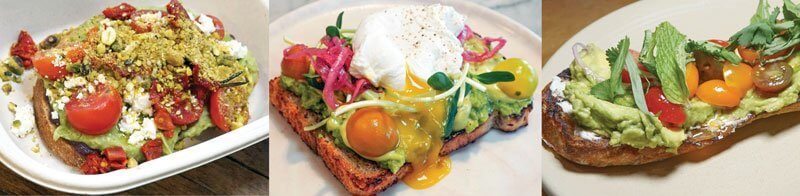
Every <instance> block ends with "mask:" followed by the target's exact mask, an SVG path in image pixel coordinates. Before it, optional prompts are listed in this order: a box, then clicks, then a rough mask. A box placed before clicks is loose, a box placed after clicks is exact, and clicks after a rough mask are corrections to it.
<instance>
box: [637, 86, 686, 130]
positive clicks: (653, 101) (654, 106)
mask: <svg viewBox="0 0 800 196" xmlns="http://www.w3.org/2000/svg"><path fill="white" fill-rule="evenodd" d="M645 102H646V103H647V110H649V111H650V112H652V113H653V114H656V115H658V120H660V121H661V123H663V124H664V125H666V126H667V127H680V126H681V125H682V124H683V123H684V122H685V121H686V113H685V112H684V111H683V107H681V105H678V104H674V103H672V102H669V100H667V97H666V96H664V92H663V91H662V90H661V87H657V86H654V87H650V89H649V90H648V91H647V94H645Z"/></svg>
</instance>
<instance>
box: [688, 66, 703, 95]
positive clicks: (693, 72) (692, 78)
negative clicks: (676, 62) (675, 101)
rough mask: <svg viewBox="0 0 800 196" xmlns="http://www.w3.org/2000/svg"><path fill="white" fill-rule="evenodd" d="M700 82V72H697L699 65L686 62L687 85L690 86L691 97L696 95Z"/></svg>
mask: <svg viewBox="0 0 800 196" xmlns="http://www.w3.org/2000/svg"><path fill="white" fill-rule="evenodd" d="M698 84H700V73H699V72H697V65H696V64H695V63H694V62H689V63H687V64H686V86H687V87H689V97H694V94H695V93H697V85H698Z"/></svg>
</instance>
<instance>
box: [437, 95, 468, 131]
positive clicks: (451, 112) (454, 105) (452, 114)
mask: <svg viewBox="0 0 800 196" xmlns="http://www.w3.org/2000/svg"><path fill="white" fill-rule="evenodd" d="M464 88H466V89H464V96H465V97H466V96H467V95H469V92H470V90H471V89H472V86H470V85H469V84H464ZM460 95H461V91H460V90H459V91H456V94H454V95H453V97H451V98H450V102H449V103H448V105H447V107H448V108H447V121H446V122H445V123H444V132H443V134H442V138H444V139H449V138H450V137H452V136H453V132H454V131H455V130H453V125H454V124H455V121H456V114H457V113H458V97H459V96H460Z"/></svg>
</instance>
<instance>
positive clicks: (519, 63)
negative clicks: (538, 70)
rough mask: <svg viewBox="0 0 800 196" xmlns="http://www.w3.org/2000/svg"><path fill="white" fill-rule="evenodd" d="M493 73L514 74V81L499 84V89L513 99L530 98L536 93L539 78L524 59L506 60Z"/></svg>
mask: <svg viewBox="0 0 800 196" xmlns="http://www.w3.org/2000/svg"><path fill="white" fill-rule="evenodd" d="M493 71H507V72H511V73H512V74H514V81H511V82H500V83H497V87H498V88H500V90H502V91H503V93H505V94H506V95H508V96H509V97H511V98H514V99H526V98H530V97H531V96H533V93H534V91H536V83H537V82H538V76H536V74H534V73H533V72H534V71H533V69H532V68H531V65H530V64H528V62H525V61H524V60H522V59H519V58H510V59H506V60H504V61H502V62H500V63H499V64H497V66H495V67H494V69H493Z"/></svg>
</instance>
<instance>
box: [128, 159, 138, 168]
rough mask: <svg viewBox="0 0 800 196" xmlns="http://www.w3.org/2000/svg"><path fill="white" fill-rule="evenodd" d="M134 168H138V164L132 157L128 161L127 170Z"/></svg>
mask: <svg viewBox="0 0 800 196" xmlns="http://www.w3.org/2000/svg"><path fill="white" fill-rule="evenodd" d="M136 166H139V162H138V161H136V159H134V158H133V157H131V158H129V159H128V168H134V167H136Z"/></svg>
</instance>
